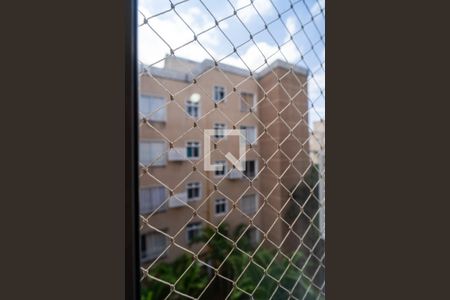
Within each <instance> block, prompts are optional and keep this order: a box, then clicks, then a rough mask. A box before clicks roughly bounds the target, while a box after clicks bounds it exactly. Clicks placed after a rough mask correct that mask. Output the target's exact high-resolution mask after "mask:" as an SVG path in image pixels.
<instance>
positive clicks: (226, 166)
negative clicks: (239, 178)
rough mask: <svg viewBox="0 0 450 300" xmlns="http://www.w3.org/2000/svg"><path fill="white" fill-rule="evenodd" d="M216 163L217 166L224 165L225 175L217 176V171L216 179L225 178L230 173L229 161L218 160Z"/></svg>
mask: <svg viewBox="0 0 450 300" xmlns="http://www.w3.org/2000/svg"><path fill="white" fill-rule="evenodd" d="M214 163H215V164H216V165H219V164H221V165H223V175H217V173H216V171H217V170H214V177H216V178H222V177H223V176H225V175H226V174H227V171H228V165H227V161H226V160H216V161H215V162H214Z"/></svg>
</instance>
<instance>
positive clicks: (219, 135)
mask: <svg viewBox="0 0 450 300" xmlns="http://www.w3.org/2000/svg"><path fill="white" fill-rule="evenodd" d="M225 128H226V125H225V124H223V123H214V138H215V139H217V140H218V139H223V138H224V137H225Z"/></svg>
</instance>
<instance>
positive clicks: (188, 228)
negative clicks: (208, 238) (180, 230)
mask: <svg viewBox="0 0 450 300" xmlns="http://www.w3.org/2000/svg"><path fill="white" fill-rule="evenodd" d="M192 227H194V228H195V229H196V230H198V231H199V234H201V230H202V228H203V226H202V223H201V222H193V223H189V224H187V225H186V242H187V243H188V244H189V243H190V242H191V239H189V231H191V230H192Z"/></svg>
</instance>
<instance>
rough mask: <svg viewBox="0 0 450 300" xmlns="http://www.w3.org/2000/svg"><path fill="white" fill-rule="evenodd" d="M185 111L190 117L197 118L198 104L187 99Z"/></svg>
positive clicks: (198, 112)
mask: <svg viewBox="0 0 450 300" xmlns="http://www.w3.org/2000/svg"><path fill="white" fill-rule="evenodd" d="M186 111H187V113H188V115H190V116H191V117H193V118H198V116H199V115H200V102H193V101H191V100H190V99H188V100H187V101H186Z"/></svg>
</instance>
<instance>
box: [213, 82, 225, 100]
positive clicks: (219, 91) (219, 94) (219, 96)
mask: <svg viewBox="0 0 450 300" xmlns="http://www.w3.org/2000/svg"><path fill="white" fill-rule="evenodd" d="M224 98H225V88H224V87H223V86H217V85H216V86H215V87H214V101H215V102H220V101H222V100H223V99H224Z"/></svg>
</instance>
